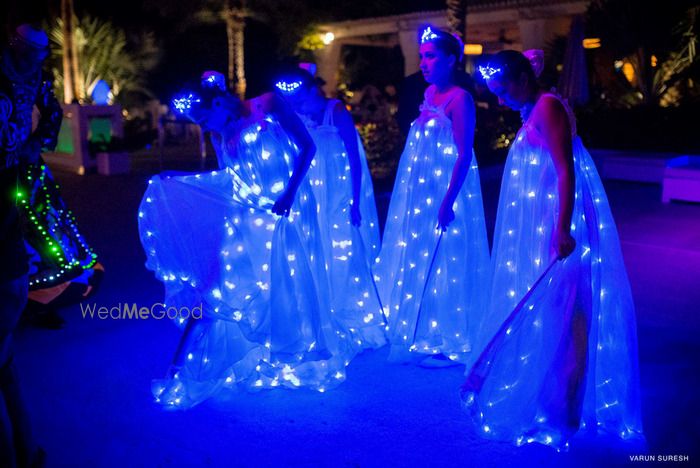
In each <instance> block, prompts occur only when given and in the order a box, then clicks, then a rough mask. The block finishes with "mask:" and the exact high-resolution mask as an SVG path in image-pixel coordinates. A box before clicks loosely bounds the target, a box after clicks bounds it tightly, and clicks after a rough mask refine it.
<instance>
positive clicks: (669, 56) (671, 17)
mask: <svg viewBox="0 0 700 468" xmlns="http://www.w3.org/2000/svg"><path fill="white" fill-rule="evenodd" d="M693 3H694V2H693V1H692V0H675V1H673V2H666V3H665V4H664V6H663V7H662V8H659V7H658V5H656V4H655V3H654V2H639V1H636V0H595V1H594V2H592V3H591V5H590V7H589V10H588V19H587V23H588V27H589V29H590V32H591V33H592V34H593V35H595V36H597V37H600V38H601V41H602V44H603V47H605V48H606V49H608V50H609V51H611V52H612V53H613V54H614V56H615V57H617V58H620V59H622V58H626V59H627V60H628V61H629V62H630V63H631V64H632V66H633V68H634V72H635V88H636V90H635V91H636V92H638V93H641V100H642V102H643V103H644V104H646V105H656V104H658V103H659V99H660V97H661V96H660V95H659V91H660V90H663V89H665V88H664V87H663V86H660V85H659V79H660V78H661V75H660V74H659V69H664V72H667V71H668V70H669V69H671V70H672V69H675V68H676V67H674V66H670V68H668V67H659V69H657V65H656V63H655V62H658V63H659V64H663V63H664V62H666V61H667V60H673V59H674V57H676V58H678V57H679V55H676V54H674V49H675V48H676V47H677V46H678V34H674V30H677V28H678V25H680V24H683V18H687V17H688V15H692V11H689V7H690V6H692V4H693ZM692 20H693V21H694V20H695V17H694V16H693V18H692ZM681 33H682V34H685V35H684V42H685V44H689V48H686V49H685V52H683V51H681V52H680V56H681V57H682V56H684V57H686V58H687V57H689V56H690V57H692V58H693V59H694V41H695V38H696V34H695V32H694V29H693V28H692V27H690V26H689V29H687V30H686V31H681ZM684 54H685V55H684ZM652 57H654V58H655V59H652ZM683 64H686V62H683V60H681V65H683ZM669 78H670V77H666V79H669ZM664 81H665V80H664Z"/></svg>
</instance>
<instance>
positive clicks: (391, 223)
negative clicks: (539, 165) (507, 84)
mask: <svg viewBox="0 0 700 468" xmlns="http://www.w3.org/2000/svg"><path fill="white" fill-rule="evenodd" d="M431 89H432V88H428V91H426V95H425V102H424V103H423V105H422V106H421V113H420V115H419V117H418V118H417V119H416V120H415V121H414V122H413V124H412V125H411V130H410V132H409V137H408V141H407V144H406V147H405V149H404V152H403V154H402V156H401V161H400V163H399V168H398V173H397V176H396V182H395V185H394V191H393V193H392V196H391V202H390V205H389V212H388V215H387V221H386V227H385V229H384V239H383V241H382V250H381V253H380V255H379V257H378V262H377V264H376V265H375V274H376V277H377V286H378V288H379V291H380V295H381V298H382V303H383V305H384V310H385V314H386V316H387V319H388V336H389V341H390V343H391V353H390V360H392V361H411V360H413V359H414V358H415V359H421V358H424V357H425V355H426V354H438V353H441V354H444V355H446V356H448V357H449V358H450V359H452V360H454V361H457V362H462V363H465V362H468V360H469V353H470V352H471V351H472V347H473V343H474V336H475V329H476V327H477V326H478V324H479V323H480V321H481V316H482V314H483V310H484V307H483V304H484V296H485V295H484V288H485V287H486V281H487V274H488V262H489V251H488V241H487V238H486V227H485V224H484V211H483V204H482V200H481V187H480V182H479V171H478V167H477V162H476V158H475V157H474V156H473V155H472V160H471V167H470V168H469V172H468V174H467V177H466V180H465V181H464V185H463V186H462V188H461V190H460V192H459V195H458V197H457V199H456V201H455V204H454V212H455V220H454V221H453V222H452V223H451V224H450V226H449V228H448V229H447V231H446V232H444V234H442V238H441V239H440V232H439V231H438V230H436V227H437V221H438V210H439V208H440V204H441V203H442V200H443V197H444V196H445V193H446V192H447V187H448V183H449V181H450V178H451V176H452V170H453V168H454V164H455V162H456V160H457V147H456V145H455V143H454V138H453V134H452V122H451V121H450V119H449V118H448V117H447V115H446V114H445V110H444V107H440V106H435V105H433V104H432V103H431V101H432V94H431ZM438 242H439V247H438ZM436 247H437V248H436ZM414 335H415V338H414Z"/></svg>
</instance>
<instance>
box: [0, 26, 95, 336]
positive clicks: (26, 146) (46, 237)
mask: <svg viewBox="0 0 700 468" xmlns="http://www.w3.org/2000/svg"><path fill="white" fill-rule="evenodd" d="M30 29H31V28H30V27H29V26H26V25H23V26H20V27H19V28H18V30H17V34H16V36H15V37H14V38H13V39H12V41H11V47H9V48H8V49H7V50H5V51H4V52H3V54H2V57H1V58H0V89H3V90H5V91H4V92H5V93H6V94H7V95H8V97H9V98H10V99H11V101H12V104H13V114H12V118H11V120H12V122H13V124H14V125H15V126H16V128H17V131H18V132H19V134H20V140H21V141H23V142H24V143H23V144H21V145H19V146H18V147H17V148H16V149H15V150H14V151H13V152H12V153H11V154H10V157H11V158H12V159H13V160H14V161H16V163H17V166H18V171H19V172H18V174H19V179H18V183H17V190H16V197H17V208H18V210H19V215H20V222H21V226H22V232H23V235H24V240H25V244H26V250H27V254H28V256H29V296H28V297H29V302H28V305H27V309H28V312H29V314H28V315H29V316H30V317H31V318H32V319H33V321H34V322H35V323H36V324H37V325H39V326H44V327H47V328H60V327H61V326H62V325H63V323H64V322H63V319H61V317H60V316H59V315H58V314H57V312H56V311H57V309H58V308H59V307H63V306H66V305H69V304H72V303H76V302H78V301H80V300H82V299H84V298H85V297H87V296H88V295H89V294H90V293H92V292H93V290H94V287H96V286H97V284H99V280H100V279H101V276H102V271H103V268H102V266H101V265H100V264H99V263H97V257H96V255H95V254H94V253H93V252H92V250H91V249H90V247H89V246H88V245H87V243H86V242H85V240H84V239H83V238H82V237H81V235H80V233H79V232H78V230H77V227H76V224H75V218H74V217H73V215H72V214H71V212H70V211H69V210H68V209H67V207H66V205H65V202H64V201H63V199H62V198H61V195H60V192H59V187H58V184H56V182H55V181H54V179H53V177H52V175H51V172H50V170H49V168H48V167H47V166H46V164H44V163H43V161H42V159H41V156H40V154H41V151H42V149H44V148H45V149H49V150H52V149H54V148H55V147H56V142H57V138H58V132H59V130H60V127H61V120H62V117H63V112H62V110H61V105H60V104H59V102H58V101H57V100H56V97H55V96H54V94H53V83H52V81H53V80H52V79H51V77H50V76H49V75H48V74H47V73H46V72H44V71H43V70H42V68H41V65H42V63H43V60H44V59H45V57H46V54H47V52H48V41H47V42H46V44H45V45H44V44H43V42H41V43H37V44H34V43H30V42H29V41H30V39H27V38H29V37H33V36H31V33H30V32H29V31H30ZM34 46H40V47H41V49H38V50H37V51H34V50H33V49H32V48H33V47H34ZM25 50H29V51H30V52H31V54H27V53H26V52H23V51H25ZM18 51H20V53H23V54H24V55H21V54H20V53H18ZM25 62H26V63H25ZM35 106H36V108H37V109H38V110H39V113H40V118H39V121H38V124H37V127H36V129H35V130H34V131H33V132H32V112H33V108H34V107H35Z"/></svg>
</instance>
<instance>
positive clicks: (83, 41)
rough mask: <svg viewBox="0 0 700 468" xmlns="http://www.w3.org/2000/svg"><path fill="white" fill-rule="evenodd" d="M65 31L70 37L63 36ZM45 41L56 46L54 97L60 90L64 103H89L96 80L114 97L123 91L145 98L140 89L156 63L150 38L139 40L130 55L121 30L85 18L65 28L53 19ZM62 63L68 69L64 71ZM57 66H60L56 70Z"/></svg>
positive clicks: (58, 19) (72, 19) (93, 19)
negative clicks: (137, 46)
mask: <svg viewBox="0 0 700 468" xmlns="http://www.w3.org/2000/svg"><path fill="white" fill-rule="evenodd" d="M66 30H69V31H71V34H69V35H66ZM49 37H50V39H51V41H52V42H53V43H54V44H55V45H56V46H57V47H56V48H54V49H53V50H54V54H53V56H52V62H53V64H54V67H53V72H54V75H55V77H56V85H57V87H58V90H57V91H59V93H58V94H59V95H60V94H61V93H60V91H61V89H62V90H63V100H64V102H66V103H69V102H72V101H73V99H77V100H79V101H81V102H82V101H87V100H89V94H90V92H91V91H92V89H93V87H94V86H95V84H96V83H97V82H98V81H100V80H105V81H106V82H107V83H108V84H109V85H110V87H111V89H112V93H113V94H114V96H115V97H116V96H118V95H119V94H120V93H122V92H125V91H139V92H143V93H145V94H148V91H147V90H146V89H145V87H144V78H145V73H146V72H147V71H148V70H149V69H152V68H153V67H154V66H155V64H156V60H157V49H156V48H155V45H154V40H153V36H152V35H150V34H147V35H145V36H144V37H141V38H140V39H139V41H138V42H139V47H140V48H139V50H138V51H131V50H129V49H128V47H127V40H126V33H125V32H124V31H123V30H121V29H118V28H116V27H114V26H113V25H112V24H111V23H110V22H108V21H103V20H100V19H97V18H91V17H87V16H86V17H83V18H82V19H80V20H79V19H78V18H77V17H72V18H71V26H70V27H69V28H67V27H66V24H65V21H64V19H63V18H57V19H56V22H55V24H54V25H53V27H51V28H50V29H49ZM67 56H68V57H69V58H68V60H67V58H66V57H67ZM66 62H69V63H70V66H68V67H66ZM58 63H62V64H63V66H62V67H59V66H58ZM66 82H69V83H70V85H67V84H66ZM61 85H62V86H61ZM69 93H70V94H69Z"/></svg>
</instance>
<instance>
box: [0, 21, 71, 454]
mask: <svg viewBox="0 0 700 468" xmlns="http://www.w3.org/2000/svg"><path fill="white" fill-rule="evenodd" d="M47 55H48V38H47V37H46V34H45V33H44V32H43V31H39V30H36V29H34V28H32V27H31V26H29V25H22V26H20V27H18V28H17V32H16V34H15V36H14V37H13V38H12V40H11V42H10V46H9V47H8V48H7V49H6V50H5V51H4V52H3V53H2V56H1V58H0V63H1V64H2V67H1V69H2V73H0V453H1V454H2V458H3V463H4V464H5V466H11V467H14V466H39V465H41V464H42V461H43V460H42V459H43V456H44V453H43V450H41V449H40V448H38V447H37V446H36V444H35V442H34V440H33V437H32V433H31V429H30V424H29V415H28V412H27V410H26V405H25V404H24V402H23V399H22V395H21V392H20V387H19V383H18V380H17V372H16V370H15V366H14V363H13V350H12V336H13V333H14V330H15V328H16V326H17V323H18V321H19V318H20V315H21V313H22V310H23V309H24V306H25V304H26V301H27V288H28V283H29V281H28V261H27V254H26V250H25V247H24V239H23V236H22V227H21V218H20V214H19V210H18V204H19V203H20V200H19V198H20V197H19V196H18V194H19V193H20V192H21V190H20V188H19V187H20V179H21V176H20V174H21V171H22V167H26V165H27V164H29V163H30V162H31V161H30V160H29V158H30V155H36V156H38V152H35V151H32V148H37V147H38V148H40V147H41V146H43V145H44V144H45V143H49V144H50V143H51V135H50V133H48V132H45V131H42V129H46V128H48V124H49V120H50V119H49V114H50V113H46V114H47V116H46V117H45V118H44V119H42V120H43V121H42V122H41V123H40V124H39V127H38V130H37V132H35V133H32V119H31V116H32V106H33V104H34V102H35V101H36V98H37V96H38V93H37V91H38V90H40V89H41V87H42V85H41V83H42V82H43V80H42V78H41V77H42V75H41V63H42V62H43V60H44V59H45V58H46V56H47ZM32 84H33V86H34V87H33V89H34V91H35V93H34V94H32V93H31V89H32V87H31V85H32ZM54 112H55V114H54V116H53V120H54V121H56V120H57V121H58V122H60V119H61V109H60V107H57V109H56V110H55V111H54ZM55 138H56V136H55V133H54V134H53V141H54V142H55Z"/></svg>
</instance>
